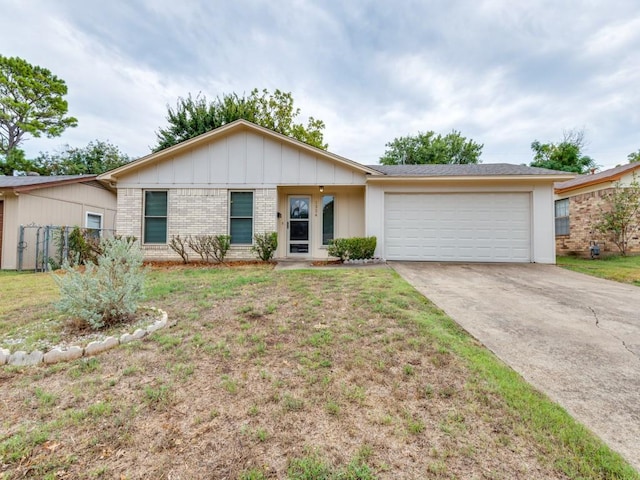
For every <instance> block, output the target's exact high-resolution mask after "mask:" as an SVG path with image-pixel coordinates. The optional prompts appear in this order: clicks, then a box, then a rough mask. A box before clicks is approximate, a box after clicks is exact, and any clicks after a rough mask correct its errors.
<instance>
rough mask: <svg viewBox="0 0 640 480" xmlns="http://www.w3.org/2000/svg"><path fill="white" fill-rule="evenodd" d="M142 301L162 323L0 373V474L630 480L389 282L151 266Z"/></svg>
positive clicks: (552, 410) (364, 272)
mask: <svg viewBox="0 0 640 480" xmlns="http://www.w3.org/2000/svg"><path fill="white" fill-rule="evenodd" d="M11 278H12V277H11V276H1V277H0V287H2V288H4V285H5V284H6V282H9V283H10V282H11ZM148 292H149V300H148V303H149V304H150V305H154V306H157V307H160V308H164V309H166V310H167V311H168V313H169V316H170V318H171V319H176V320H177V321H178V323H177V325H176V326H175V327H172V328H170V329H165V330H163V331H160V332H157V333H156V334H154V335H153V336H152V337H151V338H148V339H145V340H143V341H139V342H134V343H131V344H127V345H125V346H121V347H118V348H116V349H114V350H111V351H109V352H107V353H104V354H102V355H100V356H98V357H94V358H91V359H83V360H80V361H75V362H73V363H70V364H59V365H54V366H41V367H33V368H25V369H18V368H14V367H2V368H0V391H1V392H2V393H1V394H0V419H1V420H0V422H1V423H0V478H2V479H18V478H50V479H54V478H59V479H65V478H88V479H90V478H117V479H142V478H153V479H196V478H216V479H244V480H248V479H254V480H255V479H262V478H298V479H320V478H335V479H338V478H341V479H373V478H380V479H421V478H434V479H439V478H452V479H453V478H457V479H519V478H522V479H533V478H535V479H564V478H593V479H595V478H638V476H637V474H636V473H635V472H634V471H633V470H632V469H631V468H630V467H629V466H628V465H626V464H625V463H624V462H623V461H622V460H621V459H620V458H619V457H618V456H617V455H616V454H614V453H612V452H610V451H609V450H608V448H607V447H605V446H604V445H602V444H601V443H600V442H599V441H598V440H597V439H595V438H594V437H593V436H591V434H589V433H588V432H586V431H585V430H584V429H583V428H582V427H580V426H579V425H576V424H575V423H574V422H573V420H571V418H570V417H569V416H568V415H567V414H566V413H564V412H563V411H562V410H561V409H560V408H559V407H557V406H555V405H553V404H551V403H550V402H549V401H548V400H546V399H545V398H544V397H543V396H541V395H539V394H538V393H536V392H535V391H533V390H532V389H531V388H530V387H529V386H528V385H526V384H525V383H524V382H523V381H522V380H521V379H520V378H519V377H518V376H517V375H516V374H515V373H513V372H512V371H511V370H509V369H508V368H506V367H504V366H503V365H501V364H500V363H499V362H498V361H497V360H496V359H495V358H494V357H493V356H492V355H491V354H490V353H488V352H487V351H486V350H485V349H484V348H483V347H481V346H480V345H477V344H476V342H475V341H474V340H473V339H471V338H470V337H468V336H467V335H466V334H465V333H464V332H462V331H461V330H460V329H459V328H457V327H456V326H455V325H454V324H453V323H452V322H451V321H450V320H449V319H448V318H447V317H446V316H445V315H444V314H443V313H442V312H441V311H439V310H438V309H437V308H435V307H434V306H433V305H432V304H430V303H429V302H428V301H427V300H426V299H424V298H423V297H422V296H421V295H419V294H418V293H417V292H416V291H415V290H413V289H412V288H411V287H410V286H408V285H407V284H406V283H405V282H404V281H402V280H401V279H400V278H399V277H398V276H397V275H396V274H395V273H394V272H393V271H391V270H388V269H381V268H369V269H335V270H319V271H318V270H315V271H293V272H286V271H284V272H275V271H273V270H272V269H271V268H270V267H255V266H254V267H242V268H234V269H224V268H221V269H202V268H201V269H182V268H175V269H166V270H163V269H156V270H154V272H152V274H151V275H150V279H149V288H148ZM15 294H16V295H19V292H17V293H15ZM53 296H55V295H53ZM43 298H45V300H42V301H43V302H45V303H49V302H50V301H51V300H52V299H53V297H43ZM16 304H17V305H20V308H18V309H15V310H14V311H13V312H12V311H11V309H5V310H4V315H5V316H4V317H0V318H1V319H2V320H3V321H4V322H7V320H8V319H9V317H10V316H11V315H19V312H20V309H22V308H24V305H25V304H24V303H22V301H19V302H18V301H17V302H16ZM39 315H48V313H45V312H44V310H38V309H36V310H35V313H34V314H33V316H32V319H37V317H38V316H39ZM23 321H24V320H23ZM0 333H2V332H0Z"/></svg>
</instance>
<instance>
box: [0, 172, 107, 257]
mask: <svg viewBox="0 0 640 480" xmlns="http://www.w3.org/2000/svg"><path fill="white" fill-rule="evenodd" d="M116 204H117V202H116V195H115V192H114V191H111V190H109V189H108V188H107V187H105V186H104V185H103V184H101V183H100V182H98V181H97V180H96V175H59V176H24V177H9V176H4V175H0V268H2V269H3V270H15V269H17V268H18V263H19V250H18V247H19V245H20V246H21V247H22V248H21V250H22V268H25V269H34V268H35V258H36V249H37V248H38V247H39V246H38V245H37V241H38V239H40V238H41V237H40V236H39V235H38V228H39V227H42V226H47V225H53V226H79V227H83V228H84V227H86V228H96V229H113V228H114V227H115V217H116ZM21 225H22V226H24V227H25V228H23V229H22V237H21V236H20V226H21ZM40 233H42V230H40Z"/></svg>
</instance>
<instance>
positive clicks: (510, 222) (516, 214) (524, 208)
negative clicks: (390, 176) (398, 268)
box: [384, 192, 531, 262]
mask: <svg viewBox="0 0 640 480" xmlns="http://www.w3.org/2000/svg"><path fill="white" fill-rule="evenodd" d="M384 205H385V206H384V225H385V234H384V237H385V258H387V259H388V260H419V261H456V262H530V261H531V194H530V193H528V192H515V193H386V194H385V201H384Z"/></svg>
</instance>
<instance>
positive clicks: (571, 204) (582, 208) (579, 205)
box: [555, 162, 640, 255]
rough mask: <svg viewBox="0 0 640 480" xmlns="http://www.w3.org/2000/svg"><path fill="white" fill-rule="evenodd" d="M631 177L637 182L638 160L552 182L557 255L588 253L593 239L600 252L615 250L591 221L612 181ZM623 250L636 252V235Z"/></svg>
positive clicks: (622, 182)
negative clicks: (553, 185) (553, 183)
mask: <svg viewBox="0 0 640 480" xmlns="http://www.w3.org/2000/svg"><path fill="white" fill-rule="evenodd" d="M634 178H636V179H637V180H638V181H639V182H640V162H633V163H628V164H626V165H621V166H618V167H615V168H611V169H609V170H605V171H603V172H598V173H593V174H587V175H579V176H577V177H575V178H574V179H572V180H567V181H565V182H559V183H556V185H555V198H556V200H555V217H556V229H555V232H556V250H557V252H558V254H559V255H563V254H564V255H568V254H583V255H588V254H589V247H590V244H591V242H597V243H598V245H599V246H600V249H601V251H603V252H616V251H618V249H617V247H616V246H615V244H614V243H613V242H612V241H610V238H608V237H607V235H605V234H602V233H599V232H597V231H596V230H595V228H594V224H595V222H596V221H597V218H598V214H599V213H600V211H601V208H602V206H603V202H604V199H605V197H606V196H607V195H608V194H609V193H610V192H611V191H612V190H613V188H614V187H615V185H616V184H617V183H619V184H620V185H621V186H628V185H630V184H631V182H633V179H634ZM627 251H628V252H630V253H631V252H640V235H635V236H634V237H632V238H631V239H630V242H629V245H628V246H627Z"/></svg>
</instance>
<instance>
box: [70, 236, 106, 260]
mask: <svg viewBox="0 0 640 480" xmlns="http://www.w3.org/2000/svg"><path fill="white" fill-rule="evenodd" d="M101 253H102V248H101V245H100V238H99V237H97V236H96V235H95V234H94V233H93V232H91V231H89V230H87V229H80V227H73V230H71V232H70V233H69V259H70V260H71V261H72V262H74V263H75V264H77V265H84V264H85V263H96V261H97V257H98V255H100V254H101Z"/></svg>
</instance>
